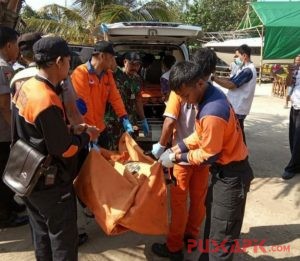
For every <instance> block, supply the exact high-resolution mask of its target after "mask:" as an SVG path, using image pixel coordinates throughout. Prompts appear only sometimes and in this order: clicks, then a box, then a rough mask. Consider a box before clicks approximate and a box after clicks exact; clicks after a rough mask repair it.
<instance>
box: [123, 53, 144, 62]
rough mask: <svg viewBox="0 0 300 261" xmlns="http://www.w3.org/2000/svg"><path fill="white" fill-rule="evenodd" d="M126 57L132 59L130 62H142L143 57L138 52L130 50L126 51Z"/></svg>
mask: <svg viewBox="0 0 300 261" xmlns="http://www.w3.org/2000/svg"><path fill="white" fill-rule="evenodd" d="M124 59H126V60H128V61H130V62H140V63H141V57H140V55H139V54H138V53H136V52H129V53H126V54H125V56H124Z"/></svg>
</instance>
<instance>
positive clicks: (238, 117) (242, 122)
mask: <svg viewBox="0 0 300 261" xmlns="http://www.w3.org/2000/svg"><path fill="white" fill-rule="evenodd" d="M246 116H247V115H239V114H236V117H237V119H238V121H239V123H240V126H241V129H242V134H243V140H244V142H245V144H247V143H246V135H245V129H244V121H245V119H246Z"/></svg>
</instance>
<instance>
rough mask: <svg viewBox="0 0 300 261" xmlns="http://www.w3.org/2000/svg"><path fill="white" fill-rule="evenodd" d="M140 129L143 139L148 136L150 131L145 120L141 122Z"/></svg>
mask: <svg viewBox="0 0 300 261" xmlns="http://www.w3.org/2000/svg"><path fill="white" fill-rule="evenodd" d="M142 128H143V132H144V135H145V137H146V136H148V134H149V131H150V129H149V125H148V122H147V119H146V118H145V119H143V120H142Z"/></svg>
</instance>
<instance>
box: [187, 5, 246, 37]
mask: <svg viewBox="0 0 300 261" xmlns="http://www.w3.org/2000/svg"><path fill="white" fill-rule="evenodd" d="M247 2H248V0H231V1H228V0H195V1H194V3H193V4H192V5H191V6H190V9H189V10H188V11H187V12H186V13H185V15H184V21H185V22H186V23H190V24H195V25H201V26H202V28H203V30H204V31H206V32H217V31H230V30H235V29H236V28H237V26H238V24H239V22H240V21H241V19H242V17H243V15H244V13H245V12H246V10H247Z"/></svg>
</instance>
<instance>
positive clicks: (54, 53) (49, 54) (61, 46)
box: [33, 36, 71, 62]
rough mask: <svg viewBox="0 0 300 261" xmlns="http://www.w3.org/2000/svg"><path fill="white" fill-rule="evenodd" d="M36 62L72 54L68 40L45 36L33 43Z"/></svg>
mask: <svg viewBox="0 0 300 261" xmlns="http://www.w3.org/2000/svg"><path fill="white" fill-rule="evenodd" d="M33 52H34V59H35V61H36V62H48V61H51V60H54V59H55V58H57V57H59V56H62V57H66V56H69V55H71V51H70V49H69V47H68V44H67V42H66V41H65V40H64V39H62V38H61V37H56V36H55V37H44V38H42V39H40V40H38V41H37V42H36V43H35V44H34V45H33Z"/></svg>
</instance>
